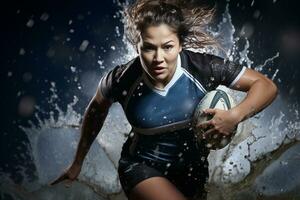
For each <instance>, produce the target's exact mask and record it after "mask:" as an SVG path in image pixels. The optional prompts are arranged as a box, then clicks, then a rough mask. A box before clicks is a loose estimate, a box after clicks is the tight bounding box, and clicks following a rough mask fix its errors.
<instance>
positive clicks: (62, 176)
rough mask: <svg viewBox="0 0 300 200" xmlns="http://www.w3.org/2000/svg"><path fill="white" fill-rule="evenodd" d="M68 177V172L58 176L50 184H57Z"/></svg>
mask: <svg viewBox="0 0 300 200" xmlns="http://www.w3.org/2000/svg"><path fill="white" fill-rule="evenodd" d="M67 177H68V176H67V174H63V175H61V176H60V177H58V178H57V179H56V180H54V181H52V182H51V183H50V185H55V184H57V183H59V182H61V181H63V180H65V179H67Z"/></svg>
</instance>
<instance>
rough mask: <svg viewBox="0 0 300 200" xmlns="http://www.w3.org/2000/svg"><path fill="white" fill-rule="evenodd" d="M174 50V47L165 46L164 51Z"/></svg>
mask: <svg viewBox="0 0 300 200" xmlns="http://www.w3.org/2000/svg"><path fill="white" fill-rule="evenodd" d="M172 48H173V45H166V46H164V49H165V50H168V51H169V50H171V49H172Z"/></svg>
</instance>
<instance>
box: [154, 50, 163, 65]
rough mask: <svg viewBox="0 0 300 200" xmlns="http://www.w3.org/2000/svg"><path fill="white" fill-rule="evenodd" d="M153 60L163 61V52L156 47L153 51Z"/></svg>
mask: <svg viewBox="0 0 300 200" xmlns="http://www.w3.org/2000/svg"><path fill="white" fill-rule="evenodd" d="M153 60H154V62H158V63H161V62H163V61H164V60H163V53H162V51H161V50H160V49H157V50H156V51H155V55H154V58H153Z"/></svg>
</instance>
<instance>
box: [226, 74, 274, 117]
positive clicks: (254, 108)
mask: <svg viewBox="0 0 300 200" xmlns="http://www.w3.org/2000/svg"><path fill="white" fill-rule="evenodd" d="M232 89H235V90H239V91H244V92H247V96H246V98H245V99H243V101H242V102H241V103H240V104H238V105H237V106H236V107H234V108H232V109H231V111H232V112H235V113H236V115H237V116H238V121H239V122H240V121H243V120H245V119H247V118H249V117H251V116H253V115H255V114H256V113H258V112H260V111H261V110H263V109H264V108H265V107H267V106H268V105H269V104H271V103H272V101H273V100H274V99H275V97H276V96H277V91H278V90H277V86H276V85H275V84H274V82H273V81H272V80H271V79H269V78H267V77H266V76H264V75H263V74H261V73H259V72H257V71H255V70H253V69H249V68H247V69H246V71H245V72H244V74H243V75H242V76H241V78H240V79H239V80H238V81H237V82H236V83H235V84H234V86H233V87H232Z"/></svg>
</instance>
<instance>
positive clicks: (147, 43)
mask: <svg viewBox="0 0 300 200" xmlns="http://www.w3.org/2000/svg"><path fill="white" fill-rule="evenodd" d="M170 42H174V41H173V40H169V41H167V42H165V43H163V45H166V44H168V43H170ZM144 44H146V45H151V46H155V45H154V44H152V43H150V42H146V41H145V42H144Z"/></svg>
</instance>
